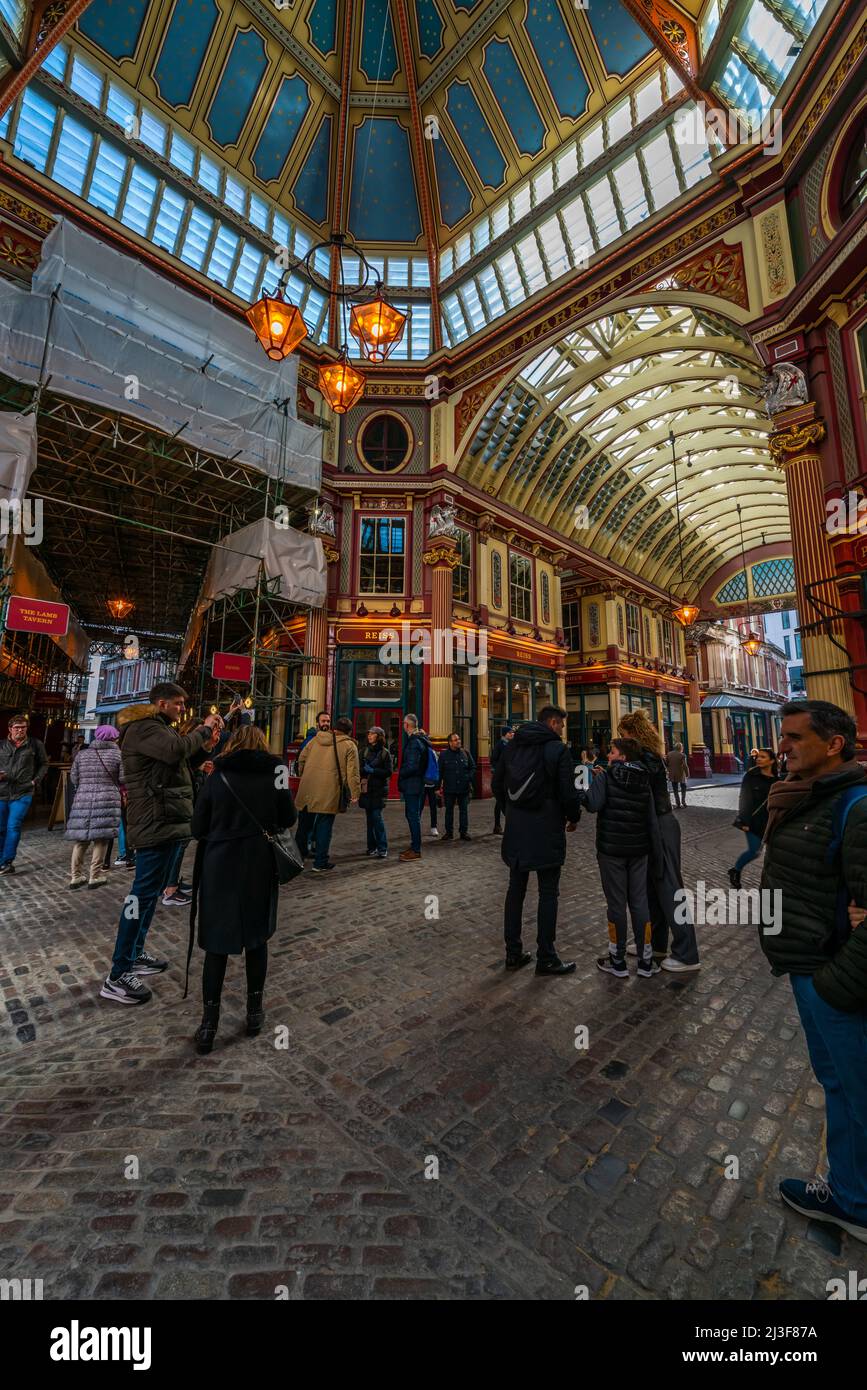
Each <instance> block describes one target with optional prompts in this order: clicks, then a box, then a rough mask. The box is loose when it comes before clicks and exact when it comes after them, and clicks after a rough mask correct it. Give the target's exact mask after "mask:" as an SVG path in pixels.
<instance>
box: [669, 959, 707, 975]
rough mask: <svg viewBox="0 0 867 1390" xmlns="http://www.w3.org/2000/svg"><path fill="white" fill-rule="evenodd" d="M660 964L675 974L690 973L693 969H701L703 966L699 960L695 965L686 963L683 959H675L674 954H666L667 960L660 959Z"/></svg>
mask: <svg viewBox="0 0 867 1390" xmlns="http://www.w3.org/2000/svg"><path fill="white" fill-rule="evenodd" d="M660 965H661V967H662V969H663V970H671V971H673V972H674V974H675V975H677V974H681V973H687V974H689V973H690V972H692V971H693V970H701V966H700V965H699V964H698V962H696V963H695V965H684V963H683V961H681V960H675V959H674V956H666V957H665V960H663V961H660Z"/></svg>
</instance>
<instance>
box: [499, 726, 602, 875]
mask: <svg viewBox="0 0 867 1390" xmlns="http://www.w3.org/2000/svg"><path fill="white" fill-rule="evenodd" d="M528 744H530V745H536V746H537V747H538V749H539V753H540V756H543V757H544V759H545V769H546V773H547V776H548V784H549V791H550V794H549V795H547V796H546V797H545V800H544V801H543V802H542V805H541V806H539V807H538V808H535V809H533V810H525V809H524V808H523V807H521V806H512V805H510V804H509V797H508V793H507V790H506V787H507V778H508V771H509V762H510V760H511V759H512V758H513V757H514V756H515V750H516V749H518V748H522V747H526V746H527V745H528ZM491 786H492V789H493V793H494V796H496V797H498V798H499V800H500V801H501V802H502V804H503V806H504V807H505V812H506V829H505V831H504V833H503V843H502V846H501V850H500V852H501V854H502V856H503V859H504V860H505V861H506V863H507V864H508V865H509V867H510V868H517V869H521V870H522V871H527V870H529V869H548V868H557V867H559V866H560V865H561V864H563V863H564V862H565V859H566V822H567V821H578V820H580V819H581V802H580V800H579V798H578V791H577V789H576V787H575V769H574V760H573V757H572V754H571V752H570V751H569V748H568V747H567V746H566V744H565V743H564V742H563V740H562V739H561V738H560V736H559V734H555V733H554V730H553V729H550V728H549V727H548V725H547V724H539V723H537V722H536V721H535V720H534V721H533V722H532V723H529V724H522V725H521V727H520V728H519V729H518V731H517V733H516V734H515V737H514V738H513V739H511V740H510V741H509V743H508V745H507V746H506V748H504V750H503V755H502V757H501V758H500V760H499V762H498V763H497V766H496V769H495V770H494V777H493V781H492V783H491Z"/></svg>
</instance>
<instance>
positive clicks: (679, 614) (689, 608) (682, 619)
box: [671, 603, 701, 627]
mask: <svg viewBox="0 0 867 1390" xmlns="http://www.w3.org/2000/svg"><path fill="white" fill-rule="evenodd" d="M700 612H701V609H700V608H697V607H696V606H695V604H694V603H682V604H681V605H680V607H679V608H674V609H672V614H671V616H672V617H673V618H677V621H678V622H679V623H680V625H681V627H691V626H692V624H693V623H694V622H695V620H696V618H697V617H698V615H699V613H700Z"/></svg>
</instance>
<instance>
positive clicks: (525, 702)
mask: <svg viewBox="0 0 867 1390" xmlns="http://www.w3.org/2000/svg"><path fill="white" fill-rule="evenodd" d="M509 694H510V696H511V703H512V719H511V722H512V723H513V724H525V723H526V722H527V720H528V719H531V718H532V715H531V713H530V682H529V680H527V678H526V677H525V676H513V677H512V680H511V688H510V691H509Z"/></svg>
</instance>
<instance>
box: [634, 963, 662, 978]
mask: <svg viewBox="0 0 867 1390" xmlns="http://www.w3.org/2000/svg"><path fill="white" fill-rule="evenodd" d="M661 969H662V967H661V966H660V964H659V963H658V961H655V960H654V959H653V958H652V957H651V959H650V960H640V961H639V962H638V969H637V971H636V972H635V973H636V974H637V975H641V976H642V977H643V978H644V979H645V980H649V979H650V977H651V975H658V974H659V973H660V971H661Z"/></svg>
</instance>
